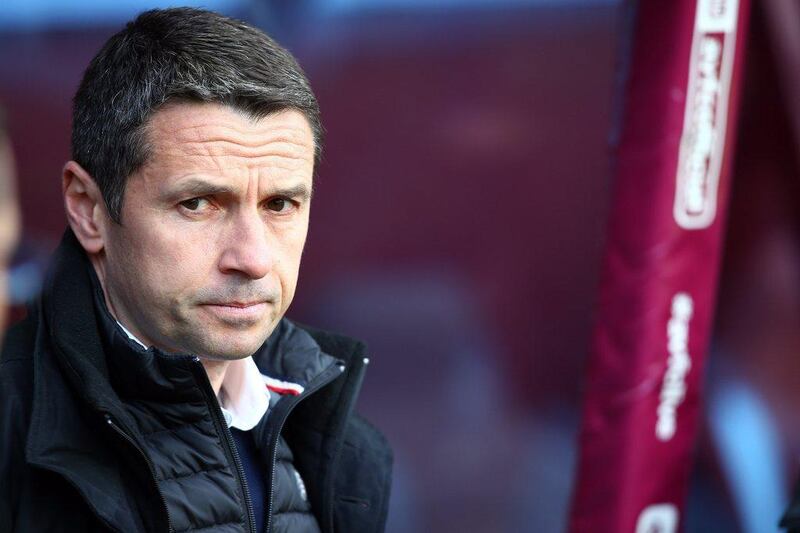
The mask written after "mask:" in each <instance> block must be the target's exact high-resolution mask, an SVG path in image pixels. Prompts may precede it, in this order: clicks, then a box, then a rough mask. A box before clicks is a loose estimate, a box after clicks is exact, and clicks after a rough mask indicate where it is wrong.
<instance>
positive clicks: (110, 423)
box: [105, 413, 175, 533]
mask: <svg viewBox="0 0 800 533" xmlns="http://www.w3.org/2000/svg"><path fill="white" fill-rule="evenodd" d="M105 419H106V423H107V424H108V426H109V427H110V428H111V429H112V430H114V432H115V433H116V434H117V435H119V436H120V437H121V438H122V439H123V440H124V441H125V442H127V443H128V444H129V445H130V446H131V447H132V448H133V449H134V450H136V451H137V452H138V453H139V456H140V457H141V458H142V459H143V460H144V462H145V464H146V465H147V468H148V469H149V470H150V478H151V479H152V480H153V485H154V486H155V489H156V493H157V494H158V497H159V498H160V499H161V506H162V510H163V511H164V516H166V517H167V526H168V528H169V531H170V533H172V532H173V531H175V530H174V529H173V528H172V523H171V522H170V518H169V511H168V508H167V500H166V498H164V493H162V492H161V488H160V487H159V486H158V478H157V477H156V469H155V467H154V466H153V462H152V461H151V460H150V458H149V457H147V454H145V453H144V452H143V451H142V449H141V448H139V445H138V444H136V442H135V441H134V440H133V439H132V438H131V437H130V435H128V434H127V433H126V432H125V430H123V429H122V428H121V427H120V426H119V425H118V424H116V423H115V422H114V419H113V418H112V417H111V415H110V414H108V413H106V414H105Z"/></svg>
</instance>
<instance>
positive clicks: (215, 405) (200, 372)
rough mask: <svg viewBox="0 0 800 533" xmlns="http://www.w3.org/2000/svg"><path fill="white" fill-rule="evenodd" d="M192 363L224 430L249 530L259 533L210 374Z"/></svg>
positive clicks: (244, 480)
mask: <svg viewBox="0 0 800 533" xmlns="http://www.w3.org/2000/svg"><path fill="white" fill-rule="evenodd" d="M192 363H193V373H194V374H195V379H197V381H199V382H200V383H201V384H202V385H203V388H204V393H205V395H206V397H207V398H208V397H210V398H212V400H211V402H210V403H211V409H209V410H210V411H211V415H212V416H213V417H214V420H215V421H216V423H217V425H218V426H219V427H221V428H222V434H223V435H224V436H225V441H226V443H227V444H228V449H229V450H230V452H231V456H232V457H233V464H234V466H235V467H236V475H237V476H238V477H239V486H241V487H242V494H243V495H244V502H245V506H246V508H247V522H248V523H247V525H248V530H249V531H250V532H251V533H258V532H257V531H256V513H255V511H254V510H253V501H252V499H251V498H250V490H249V488H248V487H247V478H246V477H245V473H244V468H243V467H242V460H241V458H240V457H239V451H238V450H237V449H236V443H235V442H233V435H231V430H230V429H229V428H228V423H227V422H226V421H225V419H224V418H223V416H222V410H221V409H220V406H219V402H218V401H217V396H216V394H214V389H213V388H212V387H211V382H210V381H209V380H208V374H206V371H205V368H203V364H202V362H201V361H200V358H199V357H197V356H193V357H192Z"/></svg>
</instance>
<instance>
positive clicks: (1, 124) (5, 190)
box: [0, 108, 20, 340]
mask: <svg viewBox="0 0 800 533" xmlns="http://www.w3.org/2000/svg"><path fill="white" fill-rule="evenodd" d="M14 181H15V178H14V160H13V157H12V155H11V142H10V141H9V138H8V133H7V131H6V127H5V115H4V112H3V109H2V108H0V340H2V338H3V332H4V330H5V325H6V312H7V311H6V310H7V308H8V271H9V265H10V263H11V256H12V253H13V251H14V248H15V245H16V242H17V237H18V234H19V226H20V222H19V208H18V206H17V195H16V191H15V187H14Z"/></svg>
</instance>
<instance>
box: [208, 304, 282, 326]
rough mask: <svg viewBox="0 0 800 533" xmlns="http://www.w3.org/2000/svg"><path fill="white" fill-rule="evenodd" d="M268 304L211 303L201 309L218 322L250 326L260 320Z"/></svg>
mask: <svg viewBox="0 0 800 533" xmlns="http://www.w3.org/2000/svg"><path fill="white" fill-rule="evenodd" d="M268 306H269V302H265V301H263V300H259V301H254V302H237V301H233V302H211V303H205V304H202V305H201V307H202V308H204V309H205V310H207V311H208V312H210V313H211V314H213V315H214V316H215V317H216V318H217V319H218V320H220V321H222V322H225V323H227V324H230V325H233V326H252V325H254V324H256V323H258V322H259V320H261V318H262V317H263V316H264V314H265V313H266V311H267V308H268Z"/></svg>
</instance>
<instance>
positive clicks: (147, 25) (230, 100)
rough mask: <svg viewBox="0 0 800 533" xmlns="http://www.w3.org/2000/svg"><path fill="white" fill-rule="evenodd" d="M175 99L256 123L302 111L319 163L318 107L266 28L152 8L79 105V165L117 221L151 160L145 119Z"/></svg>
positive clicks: (102, 65) (116, 42)
mask: <svg viewBox="0 0 800 533" xmlns="http://www.w3.org/2000/svg"><path fill="white" fill-rule="evenodd" d="M176 100H177V101H194V102H218V103H221V104H225V105H228V106H231V107H233V108H235V109H237V110H241V111H243V112H245V113H246V114H247V115H248V116H250V117H252V118H256V119H258V118H262V117H264V116H267V115H269V114H271V113H275V112H278V111H281V110H284V109H296V110H298V111H301V112H302V113H303V114H304V115H305V117H306V119H307V120H308V122H309V125H310V127H311V131H312V133H313V135H314V144H315V160H316V161H317V162H318V161H319V158H320V155H321V151H322V136H323V130H322V125H321V123H320V117H319V105H318V103H317V99H316V97H315V96H314V93H313V92H312V91H311V86H310V85H309V83H308V80H307V79H306V76H305V74H304V73H303V71H302V69H301V68H300V66H299V65H298V64H297V61H296V60H295V59H294V57H292V55H291V54H290V53H289V52H288V51H287V50H286V49H284V48H283V47H281V46H280V45H279V44H278V43H276V42H275V41H274V40H273V39H271V38H270V37H269V36H267V35H266V34H265V33H264V32H262V31H261V30H259V29H257V28H254V27H252V26H250V25H248V24H246V23H244V22H242V21H239V20H236V19H232V18H228V17H225V16H222V15H220V14H218V13H214V12H211V11H205V10H201V9H192V8H173V9H154V10H151V11H145V12H144V13H142V14H140V15H139V16H138V17H137V18H136V19H135V20H133V21H132V22H129V23H128V24H127V25H126V26H125V28H124V29H123V30H121V31H120V32H118V33H116V34H115V35H113V36H112V37H111V38H110V39H109V40H108V41H107V42H106V43H105V45H104V46H103V48H101V49H100V51H99V52H98V53H97V55H96V56H95V57H94V59H92V61H91V63H89V66H88V68H87V69H86V72H85V73H84V75H83V79H82V80H81V84H80V86H79V87H78V91H77V93H76V94H75V98H74V100H73V114H72V158H73V159H74V160H75V161H76V162H78V163H79V164H80V165H81V166H82V167H84V168H85V169H86V171H87V172H89V174H91V175H92V177H93V178H94V180H95V182H96V183H97V185H98V187H99V188H100V191H101V192H102V194H103V199H104V201H105V203H106V207H107V208H108V213H109V215H110V216H111V218H112V220H114V221H115V222H117V223H121V213H122V204H123V197H124V193H125V183H126V181H127V179H128V176H130V175H131V174H132V173H133V172H135V171H136V170H137V169H138V168H140V167H141V166H142V165H143V164H144V163H145V162H146V161H147V158H148V155H149V151H150V150H149V146H148V141H147V136H146V127H147V124H148V120H149V119H150V117H151V116H152V115H153V113H154V112H155V111H157V110H158V109H159V108H160V107H161V106H163V105H164V104H165V103H166V102H168V101H176Z"/></svg>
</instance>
